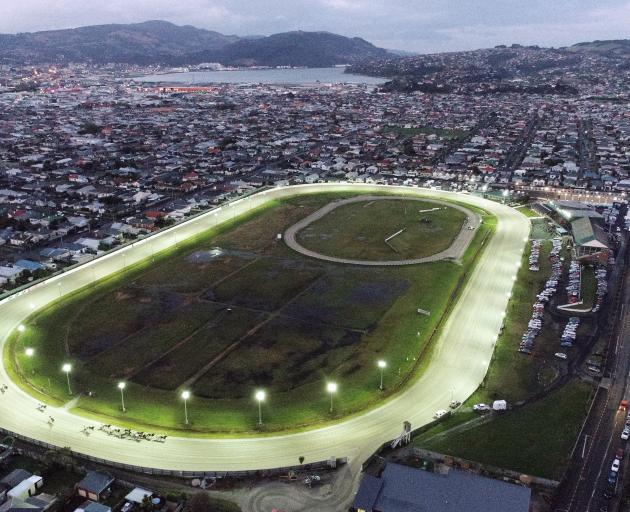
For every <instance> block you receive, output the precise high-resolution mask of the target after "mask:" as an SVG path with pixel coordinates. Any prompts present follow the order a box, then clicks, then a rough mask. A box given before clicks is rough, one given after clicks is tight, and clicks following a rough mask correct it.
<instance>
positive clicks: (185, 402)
mask: <svg viewBox="0 0 630 512" xmlns="http://www.w3.org/2000/svg"><path fill="white" fill-rule="evenodd" d="M182 398H183V399H184V417H185V418H186V425H188V405H187V402H188V399H189V398H190V391H182Z"/></svg>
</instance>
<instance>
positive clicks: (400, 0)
mask: <svg viewBox="0 0 630 512" xmlns="http://www.w3.org/2000/svg"><path fill="white" fill-rule="evenodd" d="M149 19H164V20H167V21H171V22H173V23H177V24H181V25H184V24H187V25H194V26H196V27H199V28H206V29H211V30H217V31H219V32H223V33H228V34H238V35H248V34H257V35H258V34H272V33H277V32H284V31H288V30H298V29H302V30H328V31H330V32H336V33H339V34H343V35H348V36H359V37H363V38H364V39H367V40H368V41H371V42H373V43H375V44H377V45H379V46H383V47H386V48H398V49H404V50H414V51H419V52H436V51H453V50H464V49H473V48H480V47H488V46H495V45H497V44H510V43H513V42H517V43H527V44H538V45H541V46H546V45H554V46H560V45H567V44H572V43H575V42H578V41H584V40H592V39H607V38H612V37H615V38H622V37H629V36H630V2H629V0H552V1H550V0H526V1H523V0H315V1H313V0H0V32H4V33H7V32H8V33H15V32H20V31H35V30H46V29H54V28H68V27H77V26H82V25H93V24H102V23H133V22H140V21H145V20H149Z"/></svg>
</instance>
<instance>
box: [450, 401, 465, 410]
mask: <svg viewBox="0 0 630 512" xmlns="http://www.w3.org/2000/svg"><path fill="white" fill-rule="evenodd" d="M460 405H462V403H461V402H460V401H459V400H451V403H450V405H449V407H450V408H451V409H457V408H458V407H459V406H460Z"/></svg>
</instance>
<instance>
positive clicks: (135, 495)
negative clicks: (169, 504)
mask: <svg viewBox="0 0 630 512" xmlns="http://www.w3.org/2000/svg"><path fill="white" fill-rule="evenodd" d="M154 494H155V493H154V492H153V491H148V490H146V489H143V488H142V487H136V488H135V489H134V490H133V491H131V492H130V493H129V494H127V496H125V500H127V501H129V502H130V503H136V504H138V505H142V502H143V501H144V498H146V497H148V498H149V499H151V498H152V497H153V495H154Z"/></svg>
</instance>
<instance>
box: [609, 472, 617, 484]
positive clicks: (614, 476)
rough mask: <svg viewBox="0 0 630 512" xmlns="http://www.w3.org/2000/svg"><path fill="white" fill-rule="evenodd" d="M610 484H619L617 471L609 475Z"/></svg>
mask: <svg viewBox="0 0 630 512" xmlns="http://www.w3.org/2000/svg"><path fill="white" fill-rule="evenodd" d="M608 483H609V484H610V485H615V484H616V483H617V473H616V472H615V471H611V472H610V473H608Z"/></svg>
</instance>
